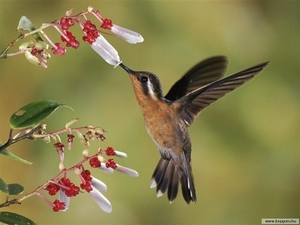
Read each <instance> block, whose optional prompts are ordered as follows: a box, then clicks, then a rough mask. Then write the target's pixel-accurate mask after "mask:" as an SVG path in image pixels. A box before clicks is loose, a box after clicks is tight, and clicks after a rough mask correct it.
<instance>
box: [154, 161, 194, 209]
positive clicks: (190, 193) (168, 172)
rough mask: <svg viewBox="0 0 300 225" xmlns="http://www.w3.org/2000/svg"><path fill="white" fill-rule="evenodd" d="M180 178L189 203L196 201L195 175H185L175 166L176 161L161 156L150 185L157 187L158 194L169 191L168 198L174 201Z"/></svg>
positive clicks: (183, 192)
mask: <svg viewBox="0 0 300 225" xmlns="http://www.w3.org/2000/svg"><path fill="white" fill-rule="evenodd" d="M179 180H180V182H181V189H182V194H183V197H184V199H185V201H186V202H187V203H190V202H191V201H196V193H195V188H194V181H193V175H192V174H191V173H189V174H188V176H185V175H184V173H183V172H180V171H179V168H177V167H175V163H174V161H173V160H172V159H171V160H166V159H163V158H161V159H160V160H159V162H158V164H157V166H156V168H155V170H154V173H153V175H152V179H151V183H150V187H151V188H154V187H156V196H157V197H160V196H162V195H163V194H164V193H165V192H166V191H168V199H169V201H170V203H172V202H173V201H174V200H175V199H176V197H177V193H178V186H179Z"/></svg>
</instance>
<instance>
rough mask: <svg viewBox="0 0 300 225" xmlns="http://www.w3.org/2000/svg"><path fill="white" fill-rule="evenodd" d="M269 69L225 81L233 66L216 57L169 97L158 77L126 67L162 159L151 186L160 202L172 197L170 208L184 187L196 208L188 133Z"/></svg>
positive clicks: (252, 69) (184, 79) (198, 67)
mask: <svg viewBox="0 0 300 225" xmlns="http://www.w3.org/2000/svg"><path fill="white" fill-rule="evenodd" d="M268 63H269V62H264V63H261V64H258V65H256V66H253V67H250V68H248V69H245V70H242V71H240V72H237V73H234V74H232V75H230V76H227V77H225V78H222V77H223V75H224V73H225V72H226V69H227V65H228V60H227V58H226V57H225V56H214V57H211V58H208V59H206V60H204V61H201V62H199V63H198V64H196V65H195V66H194V67H192V68H191V69H190V70H188V72H186V73H185V74H184V75H183V76H182V77H181V78H180V79H179V80H178V81H177V82H176V83H175V84H174V85H173V86H172V87H171V89H170V90H169V92H168V93H167V94H166V95H165V96H163V92H162V87H161V84H160V80H159V78H158V76H156V75H155V74H153V73H151V72H147V71H134V70H131V69H130V68H128V67H127V66H125V65H124V64H123V63H121V64H120V66H121V67H122V68H123V69H124V70H125V71H126V72H127V73H128V74H129V77H130V79H131V82H132V85H133V89H134V93H135V96H136V99H137V102H138V104H139V106H140V108H141V111H142V114H143V117H144V123H145V127H146V130H147V132H148V134H149V135H150V137H151V138H152V140H153V142H154V143H155V145H156V146H157V148H158V150H159V152H160V155H161V158H160V160H159V162H158V164H157V166H156V168H155V170H154V173H153V175H152V179H151V183H150V187H151V188H155V187H156V195H157V197H160V196H162V195H163V194H164V193H165V192H166V191H167V196H168V200H169V202H170V203H171V202H173V201H174V200H175V199H176V197H177V194H178V189H179V183H180V184H181V191H182V195H183V198H184V200H185V201H186V202H187V204H189V203H190V202H196V200H197V197H196V190H195V184H194V178H193V173H192V167H191V150H192V146H191V140H190V137H189V132H188V127H189V126H191V125H192V123H193V122H194V121H195V119H196V117H197V116H198V115H199V113H200V112H202V110H204V109H205V108H206V107H208V106H209V105H210V104H212V103H213V102H215V101H217V100H218V99H220V98H221V97H223V96H224V95H226V94H227V93H229V92H231V91H233V90H235V89H236V88H238V87H240V86H242V85H243V84H244V83H245V82H247V81H249V80H251V79H252V78H253V77H254V76H255V75H257V74H258V73H259V72H261V71H262V70H263V69H264V68H265V67H266V66H267V65H268Z"/></svg>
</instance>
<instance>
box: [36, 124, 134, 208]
mask: <svg viewBox="0 0 300 225" xmlns="http://www.w3.org/2000/svg"><path fill="white" fill-rule="evenodd" d="M76 121H78V119H74V120H71V121H70V122H68V123H67V124H66V126H65V128H63V129H61V130H58V131H56V132H51V133H46V131H45V130H44V129H42V130H40V131H39V132H38V134H33V137H34V138H43V139H44V140H46V141H47V142H49V141H50V140H51V138H52V139H54V142H55V143H54V147H55V149H56V151H57V152H58V155H59V158H60V166H59V167H60V172H59V174H58V175H56V176H55V177H54V178H52V179H50V180H49V181H47V182H46V183H45V184H44V185H41V186H40V187H39V188H38V189H36V190H35V191H34V192H33V193H32V195H34V194H36V195H37V196H39V197H41V198H42V199H43V200H44V201H45V202H47V203H48V204H49V205H50V206H51V207H52V208H53V211H55V212H57V211H66V210H67V209H68V207H69V204H70V198H72V197H75V196H77V195H78V194H80V193H83V192H87V193H88V194H89V195H90V196H91V197H92V198H93V199H94V200H95V202H96V203H97V204H98V205H99V207H100V208H101V209H102V210H103V211H105V212H111V211H112V206H111V203H110V202H109V200H108V199H107V198H106V197H105V196H104V195H103V194H102V192H105V191H106V190H107V186H106V185H105V183H103V182H102V181H100V180H99V179H97V178H96V177H94V176H92V173H94V171H92V170H88V169H86V166H85V164H89V165H90V167H91V168H92V169H100V170H103V171H104V172H106V173H112V172H113V171H114V170H117V171H119V172H121V173H124V174H126V175H129V176H131V177H137V176H138V173H137V172H136V171H135V170H132V169H130V168H127V167H124V166H121V165H119V164H117V163H116V161H115V159H114V157H121V158H126V157H127V155H126V153H124V152H120V151H117V150H115V149H114V148H113V147H107V148H106V149H102V148H101V147H100V148H98V150H97V152H96V153H95V154H93V155H89V149H88V148H85V149H84V150H83V152H82V156H83V159H82V160H81V161H80V162H78V163H77V164H75V165H73V166H72V167H69V168H65V166H64V150H65V145H64V144H63V142H62V141H61V138H60V135H61V134H62V133H65V132H68V134H67V138H66V141H67V143H68V149H69V150H70V149H71V148H72V145H73V142H74V139H75V138H76V137H75V135H73V134H72V133H73V132H76V133H77V138H78V139H79V140H80V142H81V143H82V144H83V145H84V146H85V147H90V142H89V141H90V140H98V141H104V140H105V137H104V132H105V130H103V129H102V128H99V127H93V126H82V127H76V128H71V127H70V126H71V125H72V124H73V123H74V122H76ZM70 172H73V173H74V174H75V175H77V176H78V178H79V180H80V182H75V181H74V180H73V179H72V178H71V177H70V176H69V175H68V174H69V173H70ZM43 189H44V190H46V191H47V192H48V194H49V195H50V196H54V195H56V194H57V193H59V197H58V199H55V200H54V202H51V201H50V200H48V198H46V197H45V196H44V195H42V194H41V192H40V191H41V190H43Z"/></svg>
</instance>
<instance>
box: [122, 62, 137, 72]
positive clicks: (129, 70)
mask: <svg viewBox="0 0 300 225" xmlns="http://www.w3.org/2000/svg"><path fill="white" fill-rule="evenodd" d="M119 66H121V67H122V68H123V69H124V70H125V71H126V72H127V73H129V74H134V71H133V70H131V69H129V68H128V67H127V66H125V65H124V64H123V63H120V64H119Z"/></svg>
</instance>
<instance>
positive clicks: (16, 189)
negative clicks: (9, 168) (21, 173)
mask: <svg viewBox="0 0 300 225" xmlns="http://www.w3.org/2000/svg"><path fill="white" fill-rule="evenodd" d="M7 186H8V192H9V195H18V194H22V192H23V191H24V187H23V186H22V185H20V184H8V185H7Z"/></svg>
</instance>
